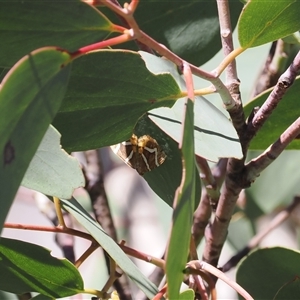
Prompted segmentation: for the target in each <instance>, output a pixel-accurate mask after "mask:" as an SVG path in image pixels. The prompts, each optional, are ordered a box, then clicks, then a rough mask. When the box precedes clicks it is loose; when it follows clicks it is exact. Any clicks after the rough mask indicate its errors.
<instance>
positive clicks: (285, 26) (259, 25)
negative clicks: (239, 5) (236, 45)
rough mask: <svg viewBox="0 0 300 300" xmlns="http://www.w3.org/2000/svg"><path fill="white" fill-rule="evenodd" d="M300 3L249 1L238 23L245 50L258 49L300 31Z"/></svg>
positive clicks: (287, 0)
mask: <svg viewBox="0 0 300 300" xmlns="http://www.w3.org/2000/svg"><path fill="white" fill-rule="evenodd" d="M299 12H300V1H298V0H280V1H273V2H272V5H270V2H269V1H265V0H249V1H248V2H247V4H246V6H245V8H244V9H243V12H242V14H241V16H240V19H239V23H238V33H239V41H240V44H241V46H242V47H243V48H249V47H256V46H259V45H262V44H266V43H269V42H272V41H275V40H277V39H279V38H283V37H286V36H288V35H290V34H292V33H294V32H296V31H297V30H299V29H300V19H299Z"/></svg>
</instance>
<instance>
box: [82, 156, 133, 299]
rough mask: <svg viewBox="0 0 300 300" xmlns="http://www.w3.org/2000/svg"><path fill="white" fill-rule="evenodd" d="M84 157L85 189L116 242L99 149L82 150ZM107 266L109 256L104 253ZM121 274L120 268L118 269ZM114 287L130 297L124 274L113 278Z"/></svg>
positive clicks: (104, 225) (108, 232) (121, 293)
mask: <svg viewBox="0 0 300 300" xmlns="http://www.w3.org/2000/svg"><path fill="white" fill-rule="evenodd" d="M84 154H85V157H86V166H85V175H86V179H87V186H86V190H87V192H88V194H89V196H90V198H91V202H92V207H93V212H94V214H95V218H96V220H97V221H98V223H99V224H101V226H102V227H103V229H104V231H105V232H106V233H107V234H108V235H109V236H110V237H111V238H112V239H113V240H114V241H115V242H117V233H116V229H115V226H114V222H113V219H112V215H111V212H110V207H109V203H108V199H107V195H106V191H105V188H104V174H103V167H102V162H101V156H100V153H99V151H97V150H90V151H86V152H84ZM105 257H106V261H107V264H108V267H109V264H110V263H109V260H110V258H109V257H107V255H106V254H105ZM118 272H119V273H120V274H121V273H122V271H121V269H118ZM114 285H115V288H116V289H117V292H118V294H119V295H120V297H121V298H122V299H131V293H130V287H129V282H128V278H127V277H126V276H122V277H120V276H118V278H116V280H114Z"/></svg>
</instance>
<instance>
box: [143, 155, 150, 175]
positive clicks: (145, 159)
mask: <svg viewBox="0 0 300 300" xmlns="http://www.w3.org/2000/svg"><path fill="white" fill-rule="evenodd" d="M141 156H142V158H143V161H144V163H145V165H146V167H147V169H148V171H151V168H150V166H149V164H148V161H147V158H146V156H145V155H144V154H143V153H142V154H141Z"/></svg>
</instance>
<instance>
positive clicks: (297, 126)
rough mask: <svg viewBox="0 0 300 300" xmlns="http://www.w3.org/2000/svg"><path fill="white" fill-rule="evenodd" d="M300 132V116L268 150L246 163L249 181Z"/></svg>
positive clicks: (252, 180)
mask: <svg viewBox="0 0 300 300" xmlns="http://www.w3.org/2000/svg"><path fill="white" fill-rule="evenodd" d="M299 134H300V117H299V118H298V119H297V120H296V121H295V122H294V123H293V124H292V125H290V126H289V127H288V128H287V129H286V130H285V131H284V133H283V134H281V136H280V137H279V139H278V140H277V141H276V142H275V143H274V144H272V145H271V146H269V148H268V149H267V150H265V151H264V153H262V154H261V155H259V156H258V157H256V158H254V159H252V160H251V161H250V162H249V163H248V164H247V165H246V170H245V171H246V180H247V182H249V183H250V182H254V181H255V179H256V177H258V176H259V174H260V173H261V172H262V171H263V170H264V169H265V168H266V167H268V166H269V165H270V164H271V163H272V162H273V161H274V160H275V159H276V158H277V157H278V156H279V155H280V154H281V153H282V151H283V150H285V148H286V147H287V146H288V145H289V144H290V143H291V142H292V141H293V140H294V139H295V138H297V137H298V135H299Z"/></svg>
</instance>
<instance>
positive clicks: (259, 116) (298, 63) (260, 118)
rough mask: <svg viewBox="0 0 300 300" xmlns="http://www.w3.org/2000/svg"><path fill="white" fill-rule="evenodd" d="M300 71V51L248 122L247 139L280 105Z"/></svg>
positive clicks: (252, 135)
mask: <svg viewBox="0 0 300 300" xmlns="http://www.w3.org/2000/svg"><path fill="white" fill-rule="evenodd" d="M299 71H300V51H299V52H298V54H297V55H296V57H295V59H294V61H293V62H292V63H291V65H290V66H289V67H288V69H287V70H286V71H285V72H284V73H283V74H282V75H281V76H280V77H279V80H278V82H277V84H276V86H275V87H274V89H273V91H272V92H271V94H270V95H269V97H268V99H267V100H266V101H265V102H264V104H263V105H262V107H261V108H260V109H259V110H258V111H257V113H256V114H255V115H254V117H253V119H252V120H251V121H250V122H249V123H248V128H247V140H248V141H250V140H251V139H252V138H253V137H254V135H255V134H256V132H257V131H258V130H259V129H260V128H261V127H262V125H263V124H264V123H265V121H266V120H267V119H268V117H269V116H270V115H271V114H272V112H273V110H274V109H275V108H276V106H277V105H278V103H279V101H280V100H281V99H282V98H283V96H284V95H285V93H286V92H287V91H288V89H289V88H290V86H291V85H292V84H293V82H294V80H295V78H296V76H297V73H298V72H299Z"/></svg>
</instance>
